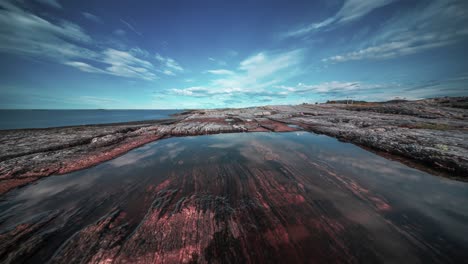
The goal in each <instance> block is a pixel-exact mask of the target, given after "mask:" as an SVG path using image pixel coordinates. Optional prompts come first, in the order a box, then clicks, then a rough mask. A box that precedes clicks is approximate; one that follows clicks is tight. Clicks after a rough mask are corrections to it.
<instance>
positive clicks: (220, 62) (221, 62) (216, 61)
mask: <svg viewBox="0 0 468 264" xmlns="http://www.w3.org/2000/svg"><path fill="white" fill-rule="evenodd" d="M208 60H209V61H212V62H214V63H217V64H218V65H220V66H226V65H227V63H226V62H225V61H223V60H218V59H215V58H212V57H209V58H208Z"/></svg>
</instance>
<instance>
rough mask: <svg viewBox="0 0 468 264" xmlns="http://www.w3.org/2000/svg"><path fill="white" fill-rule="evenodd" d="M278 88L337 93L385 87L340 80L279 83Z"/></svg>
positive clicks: (298, 91)
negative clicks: (314, 82)
mask: <svg viewBox="0 0 468 264" xmlns="http://www.w3.org/2000/svg"><path fill="white" fill-rule="evenodd" d="M275 87H276V88H279V89H283V90H285V92H286V93H296V94H305V93H323V94H329V93H337V92H349V91H357V90H366V89H377V88H382V87H384V86H383V85H380V84H366V83H362V82H340V81H331V82H323V83H319V84H311V85H308V84H304V83H298V84H297V85H296V86H284V85H279V86H275Z"/></svg>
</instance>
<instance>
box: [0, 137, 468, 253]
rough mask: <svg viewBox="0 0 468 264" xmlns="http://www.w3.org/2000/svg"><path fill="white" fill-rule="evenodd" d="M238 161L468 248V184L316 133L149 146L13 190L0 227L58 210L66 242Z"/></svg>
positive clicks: (369, 215) (345, 208)
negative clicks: (171, 183)
mask: <svg viewBox="0 0 468 264" xmlns="http://www.w3.org/2000/svg"><path fill="white" fill-rule="evenodd" d="M232 163H236V164H241V165H243V166H246V167H248V168H266V169H267V170H273V171H274V170H281V171H282V172H283V171H287V172H288V173H293V174H297V175H305V176H304V177H307V181H306V182H307V184H306V183H304V185H305V190H306V193H309V194H310V193H312V195H316V196H319V197H325V198H326V199H327V200H329V201H331V202H332V203H333V205H334V206H335V207H336V208H337V209H338V210H339V211H340V212H341V213H342V214H343V216H344V217H346V218H347V219H349V220H351V221H353V222H356V223H359V224H361V225H362V226H364V227H365V228H367V229H369V230H371V232H374V233H378V232H381V230H382V225H383V224H382V223H392V226H393V227H392V228H394V229H398V230H400V231H399V232H409V231H408V230H418V231H417V232H419V233H418V234H419V235H418V236H417V237H420V238H424V239H427V240H428V241H429V242H428V243H432V242H431V241H433V240H431V239H434V241H435V240H437V239H443V240H444V241H445V242H446V243H454V244H455V245H456V246H457V247H466V248H465V249H467V250H468V247H467V246H466V244H468V238H467V237H466V234H468V225H467V224H466V223H467V222H468V206H466V205H467V203H468V184H467V183H464V182H459V181H453V180H449V179H445V178H441V177H437V176H433V175H430V174H427V173H425V172H422V171H419V170H417V169H413V168H409V167H407V166H405V165H403V164H401V163H399V162H396V161H390V160H387V159H385V158H382V157H380V156H377V155H375V154H373V153H370V152H368V151H365V150H363V149H361V148H359V147H356V146H354V145H352V144H347V143H342V142H339V141H337V140H336V139H333V138H330V137H327V136H323V135H315V134H311V133H308V132H289V133H249V134H221V135H210V136H197V137H184V138H170V139H165V140H161V141H157V142H154V143H150V144H147V145H145V146H143V147H141V148H138V149H135V150H133V151H130V152H129V153H127V154H125V155H123V156H121V157H118V158H116V159H114V160H111V161H108V162H105V163H102V164H100V165H97V166H95V167H92V168H89V169H86V170H82V171H78V172H73V173H69V174H66V175H59V176H51V177H48V178H44V179H43V180H40V181H38V182H37V183H35V184H32V185H29V186H26V187H23V188H20V189H17V190H14V191H11V192H9V193H8V194H6V195H4V196H3V197H2V200H1V201H0V232H7V231H8V230H11V229H12V228H14V227H15V226H17V225H18V224H20V223H28V222H30V221H33V219H35V217H38V216H40V215H42V214H44V213H51V212H58V213H59V217H58V218H57V219H56V220H54V221H55V225H61V226H62V227H63V228H64V230H68V233H67V231H64V233H63V236H62V237H60V238H57V239H62V240H64V239H65V238H66V237H67V236H70V235H72V234H73V233H74V232H76V231H77V230H79V229H80V228H83V227H84V226H86V225H89V224H91V223H93V222H94V221H96V220H98V219H99V218H100V217H102V216H104V215H107V214H108V213H109V212H110V211H112V210H114V209H115V208H119V209H122V210H124V211H126V212H127V213H128V214H129V215H132V216H134V217H133V218H134V220H133V221H134V222H135V223H137V222H139V221H141V219H142V218H143V216H144V214H145V213H146V210H147V207H149V205H150V204H151V202H152V201H151V200H150V199H149V198H148V193H149V192H151V191H150V190H153V189H155V188H159V187H158V186H161V185H163V184H164V182H165V181H167V179H169V178H170V177H178V176H177V175H186V174H187V173H191V172H193V171H197V172H200V173H203V172H204V171H208V170H207V168H210V167H212V166H217V165H219V164H232ZM350 197H351V198H350ZM306 200H307V197H306ZM363 204H364V205H366V206H367V205H369V206H373V209H372V212H371V211H366V212H365V213H364V212H361V209H362V208H364V207H363ZM366 210H367V209H366ZM376 215H379V217H380V218H381V219H383V220H381V219H380V218H379V219H377V218H376ZM129 221H130V220H129ZM130 222H131V221H130ZM46 228H47V227H46ZM411 232H413V231H411ZM434 233H437V234H434ZM439 236H440V237H439ZM382 243H383V242H382ZM385 243H388V244H389V247H397V246H395V245H390V244H392V243H391V241H388V242H385ZM52 251H53V250H52V249H51V252H52Z"/></svg>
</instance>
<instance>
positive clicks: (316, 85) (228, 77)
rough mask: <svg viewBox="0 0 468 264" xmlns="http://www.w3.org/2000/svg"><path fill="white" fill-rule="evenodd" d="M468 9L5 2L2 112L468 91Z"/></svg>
mask: <svg viewBox="0 0 468 264" xmlns="http://www.w3.org/2000/svg"><path fill="white" fill-rule="evenodd" d="M467 47H468V1H466V0H323V1H319V0H317V1H310V0H309V1H296V0H294V1H291V0H289V1H275V0H256V1H240V0H239V1H219V0H213V1H209V0H199V1H191V0H186V1H177V0H171V1H155V0H147V1H137V0H135V1H117V0H112V1H110V0H107V1H106V0H102V1H85V0H81V1H71V0H67V1H66V0H28V1H27V0H0V108H8V109H96V108H99V109H190V108H224V107H247V106H258V105H278V104H300V103H304V102H306V103H315V102H325V101H327V100H334V99H346V98H350V99H354V100H366V101H383V100H390V99H394V98H406V99H420V98H427V97H436V96H463V95H464V96H466V95H468V88H467V84H468V51H467Z"/></svg>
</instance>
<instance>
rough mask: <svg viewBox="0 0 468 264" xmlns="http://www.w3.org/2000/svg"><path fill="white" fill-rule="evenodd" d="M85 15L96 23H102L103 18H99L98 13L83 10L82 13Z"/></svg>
mask: <svg viewBox="0 0 468 264" xmlns="http://www.w3.org/2000/svg"><path fill="white" fill-rule="evenodd" d="M81 14H82V15H83V17H84V18H86V19H88V20H89V21H91V22H94V23H102V20H101V18H99V17H98V16H96V15H93V14H91V13H88V12H83V13H81Z"/></svg>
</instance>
